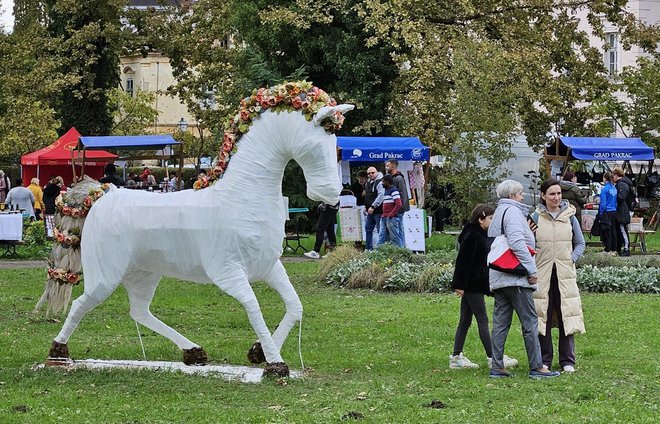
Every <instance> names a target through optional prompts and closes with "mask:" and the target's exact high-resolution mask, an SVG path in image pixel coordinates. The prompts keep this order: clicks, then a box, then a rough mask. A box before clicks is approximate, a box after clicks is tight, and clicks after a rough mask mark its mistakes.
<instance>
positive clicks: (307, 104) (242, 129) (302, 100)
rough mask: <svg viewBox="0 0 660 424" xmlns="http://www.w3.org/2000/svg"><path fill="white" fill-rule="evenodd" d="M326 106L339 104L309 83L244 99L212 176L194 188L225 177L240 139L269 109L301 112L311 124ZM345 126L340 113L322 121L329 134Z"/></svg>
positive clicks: (255, 93)
mask: <svg viewBox="0 0 660 424" xmlns="http://www.w3.org/2000/svg"><path fill="white" fill-rule="evenodd" d="M324 106H337V102H336V101H335V99H334V98H333V97H332V96H330V95H329V94H328V93H326V92H325V91H323V90H322V89H320V88H318V87H316V86H314V85H313V84H312V83H311V82H309V81H293V82H287V81H285V82H283V83H282V84H277V85H274V86H272V87H270V88H264V87H262V88H259V89H255V90H253V91H252V95H250V96H248V97H246V98H244V99H243V100H241V103H240V106H239V108H238V110H237V112H236V113H235V114H234V115H233V116H231V117H230V118H228V119H227V121H226V122H225V125H224V130H225V131H224V135H223V138H222V144H221V145H220V151H219V152H218V161H217V162H216V164H215V166H214V168H213V170H212V171H211V174H210V175H209V176H203V177H200V178H198V179H197V181H195V183H194V184H193V188H194V189H195V190H199V189H202V188H206V187H208V186H209V185H212V184H213V183H214V182H215V181H217V180H218V179H220V178H222V175H223V174H224V172H225V170H226V169H227V165H228V164H229V161H230V160H231V157H232V155H233V154H234V153H236V150H237V148H238V141H239V139H240V138H241V136H242V135H243V134H245V133H247V132H248V130H249V129H250V126H251V125H252V123H253V121H254V120H255V119H256V118H258V117H259V115H260V114H262V113H264V112H265V111H266V110H268V109H270V110H272V111H274V112H278V113H279V112H283V111H286V112H294V111H297V110H300V111H302V113H303V114H304V115H305V119H306V120H307V121H311V120H312V119H313V118H314V115H316V113H318V112H319V111H320V110H321V108H322V107H324ZM343 123H344V115H343V114H342V113H341V112H340V111H335V112H334V113H333V114H332V115H330V116H329V117H327V118H325V119H324V120H323V121H322V122H321V126H322V127H323V128H325V130H326V131H327V132H328V133H334V132H336V131H337V130H339V129H340V128H341V126H342V124H343Z"/></svg>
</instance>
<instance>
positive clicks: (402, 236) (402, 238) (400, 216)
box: [396, 213, 406, 247]
mask: <svg viewBox="0 0 660 424" xmlns="http://www.w3.org/2000/svg"><path fill="white" fill-rule="evenodd" d="M396 218H397V219H398V220H399V244H398V246H401V247H403V246H405V245H406V233H405V231H404V228H403V213H400V214H398V215H397V216H396Z"/></svg>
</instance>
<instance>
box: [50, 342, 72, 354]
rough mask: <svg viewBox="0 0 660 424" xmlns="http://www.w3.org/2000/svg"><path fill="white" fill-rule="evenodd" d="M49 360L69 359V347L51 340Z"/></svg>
mask: <svg viewBox="0 0 660 424" xmlns="http://www.w3.org/2000/svg"><path fill="white" fill-rule="evenodd" d="M48 358H49V359H58V358H62V359H64V358H66V359H69V346H67V344H66V343H57V342H56V341H55V340H53V343H52V344H51V345H50V350H49V351H48Z"/></svg>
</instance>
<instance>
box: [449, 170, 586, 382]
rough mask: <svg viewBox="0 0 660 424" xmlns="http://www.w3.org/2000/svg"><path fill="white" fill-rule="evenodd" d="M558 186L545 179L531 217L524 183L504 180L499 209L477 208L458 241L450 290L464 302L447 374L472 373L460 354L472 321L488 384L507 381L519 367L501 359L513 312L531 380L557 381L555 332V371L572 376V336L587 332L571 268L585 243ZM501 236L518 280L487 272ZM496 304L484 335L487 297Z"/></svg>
mask: <svg viewBox="0 0 660 424" xmlns="http://www.w3.org/2000/svg"><path fill="white" fill-rule="evenodd" d="M562 188H563V187H562V184H561V183H560V182H559V181H557V180H555V179H549V180H546V181H544V182H543V184H542V185H541V190H540V191H541V204H540V205H539V206H538V208H536V210H534V211H532V213H531V214H530V210H529V207H528V206H527V205H525V204H524V203H523V186H522V184H520V183H518V182H516V181H513V180H506V181H503V182H502V183H500V184H499V185H498V187H497V190H496V193H497V196H498V198H499V201H498V203H497V207H496V208H493V207H492V206H489V205H478V206H477V207H476V208H475V209H474V211H473V213H472V218H471V220H470V223H468V224H467V225H466V226H465V227H464V228H463V231H462V232H461V234H460V236H459V242H460V248H459V252H458V256H457V258H456V266H455V271H454V278H453V282H452V287H453V288H454V290H455V291H456V293H457V294H458V295H459V296H460V297H461V309H460V318H459V323H458V327H457V329H456V336H455V340H454V352H453V353H452V355H450V356H449V367H450V368H452V369H461V368H477V367H478V365H477V364H476V363H474V362H472V361H470V360H469V359H468V358H467V357H466V356H464V355H463V352H462V350H463V345H464V342H465V336H466V334H467V331H468V329H469V327H470V324H471V322H472V317H473V316H474V317H476V320H477V325H478V328H479V337H480V338H481V342H482V344H483V347H484V350H485V353H486V357H487V363H488V366H489V368H490V374H489V376H490V377H492V378H506V377H510V376H511V373H510V372H509V368H510V367H512V366H516V365H517V364H518V361H517V360H516V359H514V358H510V357H508V356H507V355H505V354H504V345H505V343H506V339H507V336H508V333H509V330H510V328H511V323H512V317H513V312H514V311H515V312H516V315H517V316H518V320H519V321H520V325H521V328H522V335H523V340H524V344H525V349H526V351H527V360H528V364H529V370H530V371H529V377H531V378H536V379H543V378H552V377H557V376H559V372H558V371H553V370H552V365H553V358H554V349H553V341H552V328H553V327H558V328H559V343H558V356H559V361H558V363H559V369H560V370H561V371H563V372H567V373H572V372H575V362H576V358H575V341H574V334H576V333H584V332H585V328H584V320H583V317H582V304H581V300H580V293H579V290H578V287H577V282H576V269H575V263H576V262H577V260H578V259H579V258H580V257H581V256H582V254H583V253H584V249H585V241H584V237H583V235H582V230H581V228H580V223H579V221H578V219H577V218H576V216H575V215H576V209H575V207H574V206H573V205H572V204H571V203H569V202H568V201H567V200H566V199H563V198H562ZM501 234H503V235H504V236H505V237H506V241H507V243H508V246H509V248H510V250H511V251H512V252H513V254H514V255H515V257H516V258H517V260H518V261H519V263H520V265H522V268H523V270H524V271H523V273H516V272H513V271H506V270H498V269H493V268H490V269H489V265H488V254H489V252H490V242H491V241H490V240H492V239H493V238H495V237H497V236H499V235H501ZM485 295H490V296H493V297H494V307H493V327H492V332H489V331H488V325H489V323H488V314H487V312H486V307H485V301H484V296H485Z"/></svg>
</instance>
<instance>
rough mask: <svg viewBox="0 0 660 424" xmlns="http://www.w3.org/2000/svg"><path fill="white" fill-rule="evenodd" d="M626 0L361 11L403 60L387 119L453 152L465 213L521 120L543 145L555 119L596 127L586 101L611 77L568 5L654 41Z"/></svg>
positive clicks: (633, 38)
mask: <svg viewBox="0 0 660 424" xmlns="http://www.w3.org/2000/svg"><path fill="white" fill-rule="evenodd" d="M316 3H317V6H319V5H318V2H316ZM326 3H327V4H330V3H332V0H327V2H326ZM626 3H627V2H626V1H624V0H607V1H606V0H603V1H601V0H593V1H592V0H584V1H570V0H569V1H562V2H557V1H554V0H540V1H539V0H534V1H525V0H522V1H518V2H513V3H506V4H504V3H501V2H494V1H492V0H472V1H467V2H453V1H448V0H446V1H439V2H407V1H402V0H394V1H387V2H386V1H381V0H365V2H363V4H362V5H361V7H360V8H359V12H360V16H362V17H363V19H364V22H365V27H366V28H367V29H368V30H369V31H372V32H373V33H374V34H375V36H374V41H372V40H369V42H376V41H380V42H389V43H391V45H392V46H393V48H394V50H395V51H394V57H395V59H396V61H397V63H398V64H400V66H401V72H400V78H399V79H398V80H397V81H396V83H395V84H394V87H395V90H396V92H395V94H394V96H393V101H392V103H391V107H390V109H389V117H390V120H391V122H392V124H393V126H394V128H396V132H399V133H412V134H419V135H420V137H422V139H423V140H424V141H425V142H427V143H429V144H430V145H431V146H432V147H433V149H434V151H435V152H436V153H439V154H441V155H443V156H445V157H446V158H447V160H448V166H449V167H450V170H451V172H448V173H447V175H448V179H449V180H450V181H451V182H453V183H454V188H455V190H456V193H457V196H456V199H457V201H458V202H462V205H461V203H458V204H457V205H456V207H457V208H458V209H459V211H460V212H461V213H462V214H463V215H464V214H465V212H466V211H467V210H468V209H469V208H468V205H470V204H474V203H476V202H479V201H484V200H486V198H485V197H483V196H484V195H485V193H486V192H488V191H490V188H491V186H492V184H491V183H492V182H494V180H495V179H496V177H495V176H492V175H488V174H492V170H493V169H497V168H498V167H499V165H500V164H501V163H502V161H503V160H505V159H506V156H507V154H508V153H507V152H508V151H509V149H510V147H511V141H512V139H511V135H512V133H513V132H516V131H520V130H521V129H522V130H523V131H524V133H525V135H526V136H527V139H528V141H529V142H530V144H531V145H534V146H541V145H542V144H543V143H545V142H546V141H548V133H549V132H550V131H551V130H552V129H553V128H554V129H557V130H559V131H561V132H562V133H565V132H570V133H571V134H583V135H587V134H596V133H597V132H598V131H599V128H598V127H597V126H595V125H594V124H593V123H592V122H593V120H594V118H596V117H597V113H596V110H595V109H594V107H593V106H590V102H592V101H593V100H595V99H598V98H599V97H601V96H603V95H607V93H608V92H609V90H610V86H609V81H608V79H607V76H606V75H605V69H604V67H603V64H602V56H601V54H600V52H598V51H597V50H596V49H594V48H592V47H591V46H589V43H588V37H587V34H586V33H585V32H583V31H580V30H578V26H577V24H578V21H577V18H576V17H575V16H574V15H573V14H572V11H573V9H575V8H586V9H587V12H588V13H587V17H588V21H589V22H590V23H591V25H592V26H593V28H594V32H595V33H596V34H600V35H603V19H602V18H603V17H604V18H605V19H607V20H609V21H610V22H612V23H614V24H616V25H618V26H619V28H620V30H621V34H622V37H623V39H624V40H625V42H626V43H636V44H638V45H640V46H641V47H642V48H645V49H655V44H654V42H653V40H656V41H657V39H658V38H657V28H652V27H647V26H645V25H643V24H642V23H640V22H639V21H637V20H636V19H635V18H634V16H632V15H631V13H629V12H627V11H626V10H625V6H626ZM559 123H562V124H563V126H562V128H558V125H559ZM484 159H485V160H487V162H488V163H489V164H490V166H489V167H488V168H485V169H483V167H482V166H479V165H480V164H481V163H483V162H482V161H483V160H484ZM479 174H482V175H479ZM484 174H485V175H484ZM489 180H490V181H489Z"/></svg>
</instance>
